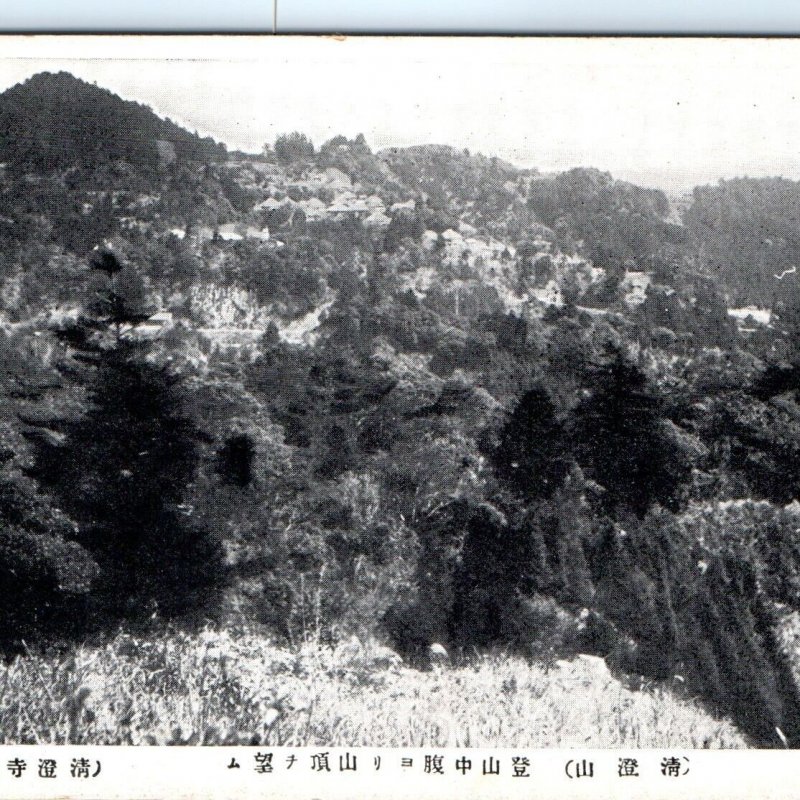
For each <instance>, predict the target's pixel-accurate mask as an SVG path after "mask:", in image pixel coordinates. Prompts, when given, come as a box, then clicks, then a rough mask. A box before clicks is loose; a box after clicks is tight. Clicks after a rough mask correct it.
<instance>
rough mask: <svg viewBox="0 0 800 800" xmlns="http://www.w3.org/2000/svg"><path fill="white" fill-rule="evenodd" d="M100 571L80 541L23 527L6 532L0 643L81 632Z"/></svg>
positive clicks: (1, 553) (0, 540) (0, 564)
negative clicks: (92, 589)
mask: <svg viewBox="0 0 800 800" xmlns="http://www.w3.org/2000/svg"><path fill="white" fill-rule="evenodd" d="M97 573H98V568H97V564H95V563H94V561H93V560H92V559H91V557H90V556H89V554H88V553H87V552H86V551H85V550H84V549H83V548H81V547H80V546H79V545H78V544H76V543H75V542H67V541H64V540H63V539H61V538H59V537H58V536H54V535H49V534H46V533H33V532H31V531H26V530H21V529H19V528H5V529H4V530H2V531H0V645H2V647H3V648H4V649H8V648H9V647H12V648H13V647H15V646H16V645H18V644H19V643H20V641H21V640H24V639H31V638H34V637H38V636H39V635H40V634H42V633H47V634H50V635H56V636H59V637H62V636H66V635H68V634H69V633H75V632H78V631H80V630H81V629H82V628H83V627H84V625H85V623H86V611H87V608H88V602H87V600H88V597H89V593H90V591H91V588H92V583H93V581H94V579H95V578H96V576H97Z"/></svg>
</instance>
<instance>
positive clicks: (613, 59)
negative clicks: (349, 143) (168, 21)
mask: <svg viewBox="0 0 800 800" xmlns="http://www.w3.org/2000/svg"><path fill="white" fill-rule="evenodd" d="M3 44H4V47H3V53H2V56H0V90H2V89H5V88H7V87H9V86H12V85H14V84H16V83H18V82H20V81H22V80H25V79H26V78H28V77H30V76H31V75H33V74H35V73H36V72H40V71H42V70H49V71H57V70H61V69H63V70H67V71H69V72H71V73H72V74H74V75H76V76H77V77H80V78H83V79H84V80H88V81H91V82H96V83H97V84H98V85H100V86H103V87H106V88H108V89H111V90H112V91H114V92H116V93H118V94H119V95H120V96H122V97H124V98H126V99H133V100H138V101H140V102H143V103H145V104H147V105H149V106H151V107H152V108H153V109H154V110H155V111H156V112H157V113H159V114H161V115H162V116H169V117H170V118H171V119H173V120H174V121H176V122H178V123H180V124H182V125H185V126H186V127H188V128H189V129H191V130H197V131H198V132H200V133H201V134H203V135H206V134H210V135H212V136H214V137H215V138H216V139H218V140H220V141H223V142H225V143H226V144H227V145H228V146H229V147H231V148H238V149H244V150H247V151H258V150H260V148H261V147H262V145H263V144H264V143H265V142H273V141H274V140H275V137H276V136H277V135H278V134H280V133H284V132H288V131H292V130H300V131H303V132H305V133H306V134H308V135H309V136H311V138H312V139H313V140H314V141H315V143H316V144H321V143H322V142H324V141H325V140H327V139H329V138H331V137H332V136H335V135H337V134H344V135H346V136H348V137H352V136H355V135H356V134H358V133H363V134H364V135H365V136H366V138H367V141H368V142H369V143H370V145H371V146H372V147H373V148H375V149H377V148H381V147H386V146H405V145H410V144H421V143H438V144H450V145H453V146H456V147H459V148H468V149H469V150H470V151H471V152H481V153H484V154H486V155H497V156H499V157H501V158H504V159H506V160H508V161H511V162H513V163H515V164H518V165H521V166H533V167H538V168H539V169H542V170H545V171H551V170H561V169H568V168H570V167H574V166H593V167H597V168H600V169H603V170H608V171H610V172H611V173H612V174H614V175H615V176H616V177H619V178H623V179H626V180H632V181H635V182H638V183H642V184H644V185H650V186H659V187H661V188H665V189H667V190H670V191H682V190H685V189H688V188H691V187H692V186H693V185H696V184H701V183H708V182H715V181H716V180H718V179H719V178H729V177H735V176H742V175H749V176H754V177H761V176H768V175H770V176H771V175H783V176H785V177H790V178H794V179H800V147H799V146H798V145H799V144H800V135H799V134H800V41H794V40H788V39H772V40H766V39H749V40H748V39H691V38H684V39H604V38H594V39H562V38H533V39H531V38H513V39H500V38H424V37H423V38H360V37H349V38H344V37H340V38H334V37H270V36H265V37H248V36H241V37H224V36H216V37H141V36H140V37H119V36H116V37H85V36H84V37H34V38H32V37H19V38H11V39H7V40H5V41H4V42H3Z"/></svg>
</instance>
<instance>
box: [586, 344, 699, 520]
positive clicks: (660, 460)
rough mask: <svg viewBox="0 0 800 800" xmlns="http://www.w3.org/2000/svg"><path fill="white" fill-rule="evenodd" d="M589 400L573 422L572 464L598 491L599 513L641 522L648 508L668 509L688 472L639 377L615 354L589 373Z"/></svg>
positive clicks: (643, 378)
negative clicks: (624, 511) (627, 513)
mask: <svg viewBox="0 0 800 800" xmlns="http://www.w3.org/2000/svg"><path fill="white" fill-rule="evenodd" d="M590 376H591V394H590V395H589V397H587V398H585V399H584V400H582V401H581V402H580V403H579V405H578V407H577V409H576V411H575V417H574V426H573V430H572V437H573V442H574V448H575V454H576V457H577V460H578V462H579V463H580V465H581V466H582V467H583V468H584V470H585V471H586V473H587V475H588V476H589V477H590V478H591V479H592V480H594V481H596V482H597V483H599V484H600V485H601V486H602V487H603V488H604V489H605V493H604V494H603V499H602V505H603V507H604V510H606V511H608V512H614V511H616V510H617V509H620V508H628V509H630V510H631V511H633V512H634V513H635V514H637V515H638V516H640V517H641V516H643V515H644V514H645V513H646V511H647V509H648V508H649V507H650V506H651V505H652V504H653V503H660V504H661V505H663V506H665V507H666V508H670V509H674V508H676V507H677V506H678V505H679V502H680V498H681V488H682V486H683V485H684V483H686V482H687V481H688V479H689V477H690V474H691V467H690V465H689V464H688V463H687V461H686V459H685V458H684V457H683V454H682V453H681V452H680V450H679V448H678V447H677V444H676V442H675V441H674V440H673V439H672V438H671V437H670V436H669V435H668V433H667V429H666V427H665V420H664V418H663V416H662V406H661V402H660V400H659V398H658V397H657V396H656V395H655V394H654V393H653V392H652V390H651V389H650V387H649V386H648V384H647V378H646V376H645V375H644V373H643V372H642V371H641V370H640V369H639V368H638V367H636V366H635V365H634V364H632V363H630V362H629V361H628V360H627V359H626V358H625V357H624V356H623V355H622V354H621V353H618V352H617V353H615V354H613V355H612V356H611V358H610V359H609V360H608V361H607V362H606V363H603V364H602V365H600V366H598V367H595V368H594V369H593V370H592V372H591V373H590Z"/></svg>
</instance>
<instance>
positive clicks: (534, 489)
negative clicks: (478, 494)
mask: <svg viewBox="0 0 800 800" xmlns="http://www.w3.org/2000/svg"><path fill="white" fill-rule="evenodd" d="M492 460H493V462H494V465H495V470H496V472H497V476H498V477H499V478H500V479H501V480H503V481H505V482H507V483H508V484H509V485H510V486H511V487H512V488H513V489H514V490H515V491H517V492H518V493H519V494H521V495H522V496H523V497H525V498H527V499H529V500H540V499H543V498H548V497H550V496H552V494H553V492H554V491H555V490H556V489H558V487H559V486H560V485H561V484H562V483H563V482H564V478H565V477H566V476H567V473H568V471H569V464H570V462H569V452H568V442H567V439H566V436H565V432H564V428H563V426H562V425H561V423H560V422H559V421H558V419H557V418H556V413H555V407H554V406H553V403H552V401H551V400H550V398H549V396H548V394H547V392H546V391H545V390H544V389H543V388H542V387H539V386H537V387H535V388H534V389H531V390H530V391H528V392H526V393H525V394H524V395H523V396H522V398H521V399H520V401H519V403H518V404H517V406H516V408H515V409H514V411H513V412H512V413H511V415H510V417H509V418H508V421H507V422H506V424H505V425H504V426H503V428H502V430H501V432H500V440H499V442H498V444H497V447H496V448H494V451H493V453H492Z"/></svg>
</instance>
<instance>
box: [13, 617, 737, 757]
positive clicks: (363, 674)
mask: <svg viewBox="0 0 800 800" xmlns="http://www.w3.org/2000/svg"><path fill="white" fill-rule="evenodd" d="M0 743H3V744H22V743H30V744H35V743H41V744H48V743H52V744H67V743H69V744H260V745H273V746H279V745H289V746H291V745H314V746H326V747H333V746H352V747H355V746H386V747H392V746H406V747H422V746H436V747H445V746H470V747H480V746H489V747H510V746H514V747H526V748H539V747H541V748H544V747H665V746H675V747H711V748H729V747H746V746H748V743H747V741H746V739H745V737H744V736H743V735H742V734H740V733H739V732H738V731H737V730H736V728H735V727H734V726H733V725H732V724H731V723H729V722H727V721H724V720H719V719H716V718H714V717H712V716H711V715H709V714H708V713H707V712H706V711H704V710H703V709H702V708H701V707H700V705H699V704H698V703H696V702H694V701H692V700H688V699H682V698H679V697H678V696H677V695H676V694H675V693H673V692H671V691H670V690H668V689H667V688H664V687H653V686H650V687H647V686H646V687H643V688H642V689H637V690H631V689H628V688H625V687H624V686H623V685H622V684H621V683H620V682H619V681H617V680H616V679H614V678H613V677H612V676H611V675H610V674H608V673H607V672H606V671H605V670H604V669H602V668H601V669H598V664H597V662H596V661H594V660H593V659H586V658H585V657H578V658H577V659H575V660H573V661H571V662H557V663H556V664H555V665H554V666H552V667H549V668H548V667H545V666H543V665H538V664H529V663H527V662H526V661H525V660H523V659H521V658H518V657H511V656H505V655H500V654H495V655H487V656H481V657H476V658H475V659H474V660H472V662H471V663H469V664H466V665H464V666H453V667H450V666H443V667H435V668H433V669H431V670H430V671H427V672H419V671H416V670H413V669H410V668H408V667H406V666H404V665H403V664H402V662H400V660H399V659H398V658H397V656H396V655H395V654H394V653H392V652H391V651H389V650H387V649H386V648H383V647H381V646H380V645H377V644H375V643H372V642H368V643H361V642H359V641H357V640H355V639H353V640H350V641H349V642H346V643H344V644H342V645H339V646H338V647H337V648H335V649H331V648H322V647H317V646H314V645H312V644H307V645H304V646H302V647H301V648H299V649H297V650H294V651H290V650H287V649H281V648H278V647H276V646H275V645H274V644H271V643H270V642H269V640H268V639H266V638H264V637H263V636H259V635H258V634H255V633H244V632H240V633H229V632H213V631H204V632H202V633H200V634H199V635H188V634H185V633H177V632H170V633H165V634H163V635H162V636H152V637H146V638H138V637H134V636H131V635H129V634H119V635H117V636H116V637H115V638H114V639H112V640H111V641H109V642H108V643H107V644H106V645H105V646H88V645H87V646H80V647H77V648H75V649H74V650H73V651H72V652H71V653H69V654H68V655H64V656H61V657H43V656H38V655H30V656H25V657H19V658H17V659H15V660H14V661H13V662H12V663H10V664H8V665H5V666H2V667H0Z"/></svg>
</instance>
